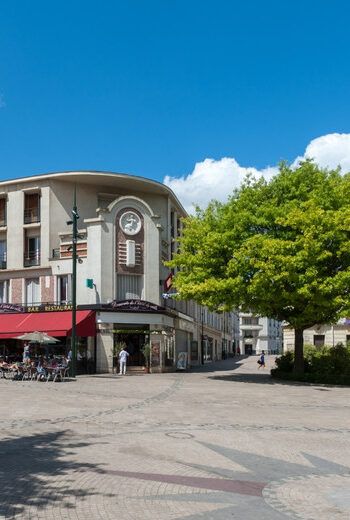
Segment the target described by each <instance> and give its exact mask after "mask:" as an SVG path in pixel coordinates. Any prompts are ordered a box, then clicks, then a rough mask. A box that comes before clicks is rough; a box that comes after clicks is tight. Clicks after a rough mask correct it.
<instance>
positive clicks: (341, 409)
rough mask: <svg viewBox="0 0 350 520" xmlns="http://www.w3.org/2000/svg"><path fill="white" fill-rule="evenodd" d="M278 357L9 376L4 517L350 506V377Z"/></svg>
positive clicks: (317, 516)
mask: <svg viewBox="0 0 350 520" xmlns="http://www.w3.org/2000/svg"><path fill="white" fill-rule="evenodd" d="M272 365H273V358H272V357H268V358H267V367H266V369H265V372H263V371H259V372H257V365H256V358H255V357H250V358H241V359H240V360H237V359H236V360H226V361H223V362H220V363H215V364H212V365H205V366H204V367H201V368H199V369H196V370H194V371H192V372H189V373H174V374H154V375H153V374H144V375H133V376H127V377H120V376H113V377H111V376H110V375H109V376H104V375H101V376H81V377H78V378H77V379H76V380H75V381H73V380H72V381H66V382H64V383H55V384H53V383H47V384H46V383H33V382H29V381H10V380H2V379H1V380H0V392H1V404H0V406H1V416H0V436H1V442H0V458H1V465H0V489H1V492H0V518H6V519H31V520H33V519H45V520H49V519H52V520H56V519H60V520H61V519H67V520H73V519H74V520H80V519H86V518H91V519H102V518H103V519H113V520H116V519H118V520H139V519H140V520H141V519H145V520H147V519H152V520H153V519H157V520H199V519H212V520H216V519H220V520H226V519H231V520H232V519H234V518H236V519H238V520H248V519H249V520H251V519H253V518H257V519H258V520H283V519H284V520H287V519H290V518H293V519H304V520H324V519H327V520H330V519H332V520H333V519H334V520H341V519H344V520H345V519H349V518H350V472H349V468H350V450H349V440H348V439H349V433H350V414H349V408H350V404H349V402H350V401H349V394H350V388H348V387H339V388H337V387H331V386H321V385H302V384H296V383H292V384H286V383H279V382H276V381H273V380H271V379H270V378H269V376H268V370H269V368H271V367H272Z"/></svg>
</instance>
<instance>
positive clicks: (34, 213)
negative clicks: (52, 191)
mask: <svg viewBox="0 0 350 520" xmlns="http://www.w3.org/2000/svg"><path fill="white" fill-rule="evenodd" d="M37 222H40V211H39V208H29V209H25V210H24V223H25V224H36V223H37Z"/></svg>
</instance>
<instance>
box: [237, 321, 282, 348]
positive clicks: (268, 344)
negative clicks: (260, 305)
mask: <svg viewBox="0 0 350 520" xmlns="http://www.w3.org/2000/svg"><path fill="white" fill-rule="evenodd" d="M239 329H240V336H239V344H240V349H241V354H261V352H262V351H263V350H264V351H265V352H266V353H275V354H279V353H281V352H282V323H281V322H280V321H277V320H273V319H269V318H266V317H261V316H257V315H256V314H252V313H243V312H240V313H239Z"/></svg>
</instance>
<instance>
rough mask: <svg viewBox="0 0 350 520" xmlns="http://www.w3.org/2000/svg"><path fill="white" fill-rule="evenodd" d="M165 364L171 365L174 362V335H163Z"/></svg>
mask: <svg viewBox="0 0 350 520" xmlns="http://www.w3.org/2000/svg"><path fill="white" fill-rule="evenodd" d="M164 340H165V341H164V343H165V366H173V364H174V337H173V336H165V338H164Z"/></svg>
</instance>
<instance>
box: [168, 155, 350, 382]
mask: <svg viewBox="0 0 350 520" xmlns="http://www.w3.org/2000/svg"><path fill="white" fill-rule="evenodd" d="M184 224H185V227H184V232H183V237H182V239H181V243H180V249H179V252H178V253H177V254H175V255H174V258H173V259H172V260H171V261H170V262H168V264H167V265H168V266H169V267H172V268H176V267H177V268H179V270H178V272H177V274H176V277H175V279H174V284H175V286H176V288H177V290H178V292H179V297H180V298H183V299H194V300H195V301H197V302H198V303H199V304H201V305H206V306H208V307H209V308H210V309H225V308H226V309H231V308H234V307H236V308H238V307H239V308H241V309H242V311H246V312H247V311H248V312H249V311H252V312H255V313H257V314H259V315H261V316H268V317H269V318H275V319H277V320H280V321H284V322H286V323H287V324H289V325H290V326H291V327H293V328H294V329H295V356H294V359H295V361H294V371H295V372H296V373H302V372H303V369H304V364H303V331H304V330H305V329H306V328H309V327H311V326H313V325H314V324H315V323H331V322H335V321H336V320H337V319H338V318H339V317H340V316H341V315H343V314H344V313H346V312H347V311H349V293H350V240H349V239H350V176H349V174H346V175H345V176H342V175H341V174H340V172H339V170H332V171H328V170H324V169H321V168H319V167H318V166H317V165H316V164H315V163H313V162H312V161H311V160H307V161H304V162H301V163H300V164H299V165H298V167H297V168H291V167H290V166H289V165H288V164H287V163H285V162H282V163H281V164H280V167H279V173H278V174H277V175H276V176H274V177H273V178H272V179H271V180H270V181H266V180H264V179H259V180H255V179H254V178H252V177H251V176H248V177H247V178H246V180H245V182H244V183H243V185H242V186H241V187H240V188H239V189H237V190H235V191H234V193H233V195H232V196H231V197H230V198H229V200H228V202H227V203H226V204H221V203H218V202H215V201H213V202H212V203H211V204H210V205H209V206H208V207H207V209H205V210H200V209H199V208H197V211H196V214H195V215H194V216H189V217H187V218H186V219H184Z"/></svg>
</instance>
